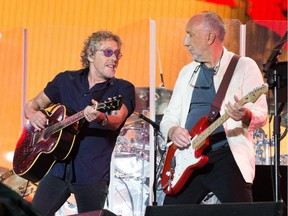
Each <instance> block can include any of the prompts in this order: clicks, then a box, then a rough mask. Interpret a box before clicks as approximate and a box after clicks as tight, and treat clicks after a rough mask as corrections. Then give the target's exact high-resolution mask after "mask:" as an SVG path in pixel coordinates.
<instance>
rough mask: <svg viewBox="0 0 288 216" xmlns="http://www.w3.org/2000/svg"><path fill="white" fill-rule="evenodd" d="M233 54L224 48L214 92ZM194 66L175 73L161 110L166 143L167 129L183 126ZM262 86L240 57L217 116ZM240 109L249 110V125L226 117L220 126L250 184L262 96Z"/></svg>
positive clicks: (247, 60)
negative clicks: (228, 105)
mask: <svg viewBox="0 0 288 216" xmlns="http://www.w3.org/2000/svg"><path fill="white" fill-rule="evenodd" d="M233 55H234V53H232V52H229V51H227V49H225V48H224V53H223V56H222V59H221V62H220V67H219V70H218V72H217V74H216V75H215V76H214V85H215V89H216V92H217V91H218V88H219V85H220V83H221V81H222V78H223V76H224V74H225V71H226V69H227V67H228V64H229V62H230V60H231V58H232V57H233ZM197 65H199V63H197V62H195V61H193V62H191V63H189V64H188V65H185V66H184V67H183V68H182V70H181V71H180V73H179V76H178V78H177V81H176V83H175V87H174V90H173V94H172V97H171V100H170V103H169V105H168V107H167V109H166V110H165V113H164V116H163V119H162V121H161V123H160V131H161V133H162V135H163V136H164V137H165V139H166V141H167V139H168V137H167V136H168V131H169V129H170V128H171V127H173V126H181V127H185V122H186V119H187V115H188V110H189V106H190V102H191V96H192V93H193V87H192V86H191V85H190V84H189V81H190V78H191V75H192V73H193V71H194V69H195V67H196V66H197ZM198 74H199V73H196V74H195V77H194V78H193V80H192V82H193V83H192V84H193V85H194V84H195V82H196V80H197V76H198ZM263 83H264V82H263V77H262V74H261V72H260V70H259V68H258V66H257V64H256V63H255V61H254V60H252V59H251V58H248V57H241V58H240V59H239V61H238V64H237V66H236V68H235V71H234V74H233V76H232V79H231V81H230V84H229V87H228V89H227V93H226V95H225V98H224V101H223V103H222V106H221V110H220V114H221V115H223V114H224V112H225V104H226V103H228V102H229V101H230V102H232V103H234V102H235V100H234V95H237V96H238V98H239V99H242V98H243V97H244V96H245V95H247V94H248V93H250V92H251V91H253V90H254V89H255V88H256V87H260V86H261V85H263ZM244 106H245V107H247V108H249V109H250V110H251V112H252V118H251V123H250V125H249V126H247V125H245V124H243V123H242V122H241V121H234V120H233V119H232V118H229V119H228V120H227V121H226V122H225V123H224V124H223V126H224V130H225V133H226V137H227V140H228V143H229V146H230V149H231V151H232V154H233V156H234V158H235V161H236V163H237V165H238V167H239V169H240V171H241V173H242V175H243V177H244V179H245V181H246V182H249V183H252V182H253V179H254V175H255V153H254V146H253V141H252V135H253V134H252V133H253V131H254V130H256V129H257V128H259V127H262V126H264V125H265V123H266V120H267V112H268V111H267V101H266V95H261V96H260V98H259V99H258V100H257V101H256V102H255V103H250V102H249V103H246V104H245V105H244ZM207 114H208V113H207Z"/></svg>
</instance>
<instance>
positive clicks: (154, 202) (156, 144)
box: [139, 114, 161, 206]
mask: <svg viewBox="0 0 288 216" xmlns="http://www.w3.org/2000/svg"><path fill="white" fill-rule="evenodd" d="M139 118H141V119H143V120H144V121H146V122H148V123H149V124H150V125H152V127H153V129H154V172H153V176H154V181H153V194H154V199H153V202H152V205H153V206H157V198H156V188H157V183H156V182H157V180H156V164H157V162H156V160H157V146H158V136H159V135H161V133H160V130H159V129H160V127H159V124H158V123H156V122H154V121H152V120H151V119H149V118H147V117H146V116H145V115H143V114H140V115H139Z"/></svg>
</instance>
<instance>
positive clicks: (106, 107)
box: [96, 95, 122, 112]
mask: <svg viewBox="0 0 288 216" xmlns="http://www.w3.org/2000/svg"><path fill="white" fill-rule="evenodd" d="M121 106H122V96H121V95H119V96H115V97H113V98H108V99H107V100H105V101H102V102H100V103H98V105H97V107H96V109H97V110H98V111H100V112H111V111H112V110H119V109H120V108H121Z"/></svg>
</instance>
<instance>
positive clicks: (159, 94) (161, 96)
mask: <svg viewBox="0 0 288 216" xmlns="http://www.w3.org/2000/svg"><path fill="white" fill-rule="evenodd" d="M149 89H150V88H149V87H136V89H135V91H136V108H135V112H138V113H142V111H143V110H149V108H150V104H149V96H150V94H149ZM172 92H173V91H172V90H169V89H166V88H156V93H155V114H156V115H162V114H164V111H165V109H166V108H167V106H168V103H169V101H170V98H171V96H172Z"/></svg>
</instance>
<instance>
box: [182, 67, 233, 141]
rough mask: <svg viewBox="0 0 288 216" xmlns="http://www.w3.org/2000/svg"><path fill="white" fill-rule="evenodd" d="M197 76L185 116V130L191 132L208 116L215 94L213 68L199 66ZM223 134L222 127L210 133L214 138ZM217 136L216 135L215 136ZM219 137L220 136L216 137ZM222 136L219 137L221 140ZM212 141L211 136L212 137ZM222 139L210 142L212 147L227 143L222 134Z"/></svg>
mask: <svg viewBox="0 0 288 216" xmlns="http://www.w3.org/2000/svg"><path fill="white" fill-rule="evenodd" d="M198 73H199V75H198V77H197V80H196V83H195V86H194V90H193V94H192V98H191V103H190V108H189V113H188V116H187V121H186V124H185V128H186V129H187V130H188V131H191V129H192V128H193V127H194V126H195V124H196V123H197V122H198V121H199V120H200V118H202V117H203V116H205V115H208V113H209V111H210V106H211V104H212V103H213V100H214V98H215V95H216V92H215V87H214V82H213V74H214V69H213V68H207V67H206V66H204V65H201V66H200V71H199V72H198ZM222 133H224V127H223V126H222V125H221V126H220V127H219V128H218V129H217V130H215V131H214V133H212V134H213V135H214V137H216V136H217V135H220V134H222ZM216 134H217V135H216ZM217 137H220V136H217ZM222 137H223V136H221V139H223V138H222ZM212 139H213V136H212ZM224 139H225V140H213V141H212V140H210V141H212V142H210V143H212V144H213V146H221V145H223V144H225V143H226V142H227V140H226V138H225V134H224Z"/></svg>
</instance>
